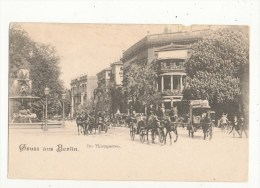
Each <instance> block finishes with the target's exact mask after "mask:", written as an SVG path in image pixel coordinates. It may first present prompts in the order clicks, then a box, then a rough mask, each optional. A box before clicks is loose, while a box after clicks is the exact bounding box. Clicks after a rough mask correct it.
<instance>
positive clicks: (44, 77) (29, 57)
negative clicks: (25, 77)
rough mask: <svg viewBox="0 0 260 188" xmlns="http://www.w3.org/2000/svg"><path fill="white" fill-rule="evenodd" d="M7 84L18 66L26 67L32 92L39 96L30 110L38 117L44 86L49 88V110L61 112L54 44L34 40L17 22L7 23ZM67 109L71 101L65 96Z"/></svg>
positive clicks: (57, 65) (57, 63) (57, 66)
mask: <svg viewBox="0 0 260 188" xmlns="http://www.w3.org/2000/svg"><path fill="white" fill-rule="evenodd" d="M9 39H10V41H9V85H10V86H11V85H12V84H13V81H14V79H16V78H17V73H18V71H19V69H28V70H29V71H30V79H31V80H32V95H34V96H38V97H40V98H41V99H42V100H40V101H38V102H36V103H33V110H34V111H35V112H36V113H37V115H38V116H39V117H41V115H42V114H41V113H42V108H43V103H44V102H43V98H44V88H45V87H49V88H50V92H51V93H50V94H51V96H50V98H49V99H50V100H49V112H50V113H51V114H53V115H54V114H61V112H62V104H61V94H62V93H63V92H64V86H63V82H62V81H61V80H60V78H59V77H60V74H61V72H60V67H59V63H60V58H59V57H58V56H57V55H56V51H55V48H54V47H53V46H51V45H49V44H42V43H39V42H35V41H34V40H32V39H31V38H30V36H29V35H28V33H27V32H26V31H25V30H24V29H22V28H21V27H20V26H19V25H17V24H11V25H10V33H9ZM65 104H66V113H68V109H69V104H70V101H69V100H66V103H65Z"/></svg>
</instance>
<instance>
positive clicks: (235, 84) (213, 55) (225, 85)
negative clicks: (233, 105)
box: [184, 27, 249, 104]
mask: <svg viewBox="0 0 260 188" xmlns="http://www.w3.org/2000/svg"><path fill="white" fill-rule="evenodd" d="M247 29H248V28H246V27H228V28H225V29H220V30H217V31H215V32H212V33H210V34H209V35H208V36H206V37H204V38H203V40H201V41H199V42H198V43H196V44H194V45H192V47H191V48H192V55H191V57H190V59H189V60H188V61H187V63H186V72H187V75H188V79H187V81H188V83H189V87H188V88H187V89H186V90H185V91H184V97H185V98H187V99H208V100H209V101H210V103H211V104H227V103H229V102H238V101H239V98H240V96H241V84H240V83H241V82H242V81H243V76H244V70H245V69H244V68H245V66H248V64H249V38H248V31H247Z"/></svg>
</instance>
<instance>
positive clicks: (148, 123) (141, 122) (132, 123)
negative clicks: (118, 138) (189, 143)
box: [127, 115, 178, 144]
mask: <svg viewBox="0 0 260 188" xmlns="http://www.w3.org/2000/svg"><path fill="white" fill-rule="evenodd" d="M147 118H148V119H147V120H146V119H145V117H143V116H140V118H133V117H132V118H129V119H128V121H127V124H128V125H129V128H130V137H131V139H132V140H134V138H135V134H139V137H140V141H141V142H142V143H144V142H145V140H147V143H149V135H150V136H151V139H152V143H155V139H156V137H158V141H159V143H161V144H166V138H167V135H169V136H170V140H171V138H172V137H171V134H170V132H172V131H173V132H174V133H175V134H176V139H175V140H174V142H176V141H177V139H178V133H177V124H178V123H176V122H172V121H171V120H170V117H168V116H165V117H163V118H159V119H158V117H157V116H156V115H151V116H149V117H147Z"/></svg>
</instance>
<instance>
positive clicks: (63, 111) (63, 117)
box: [62, 93, 66, 128]
mask: <svg viewBox="0 0 260 188" xmlns="http://www.w3.org/2000/svg"><path fill="white" fill-rule="evenodd" d="M65 99H66V94H65V93H63V94H62V128H65V106H64V103H65Z"/></svg>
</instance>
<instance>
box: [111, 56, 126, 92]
mask: <svg viewBox="0 0 260 188" xmlns="http://www.w3.org/2000/svg"><path fill="white" fill-rule="evenodd" d="M110 67H111V73H110V85H111V87H115V88H118V87H122V86H123V62H122V61H117V62H114V63H112V64H111V65H110Z"/></svg>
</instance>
